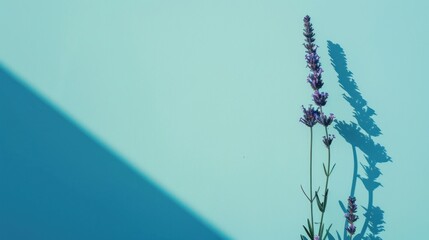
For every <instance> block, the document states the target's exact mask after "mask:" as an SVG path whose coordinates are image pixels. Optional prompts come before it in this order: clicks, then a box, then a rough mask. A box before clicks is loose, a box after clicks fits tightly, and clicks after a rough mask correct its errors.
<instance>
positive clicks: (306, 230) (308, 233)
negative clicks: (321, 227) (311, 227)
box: [301, 225, 312, 239]
mask: <svg viewBox="0 0 429 240" xmlns="http://www.w3.org/2000/svg"><path fill="white" fill-rule="evenodd" d="M302 227H303V228H304V230H305V232H306V233H307V235H308V236H309V237H310V239H311V238H312V237H311V234H310V232H309V231H308V229H307V228H306V227H305V226H304V225H302ZM301 236H302V235H301Z"/></svg>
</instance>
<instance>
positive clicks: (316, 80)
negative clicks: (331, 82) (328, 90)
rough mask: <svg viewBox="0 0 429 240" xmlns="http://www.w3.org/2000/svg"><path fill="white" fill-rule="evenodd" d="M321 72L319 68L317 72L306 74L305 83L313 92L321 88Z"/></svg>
mask: <svg viewBox="0 0 429 240" xmlns="http://www.w3.org/2000/svg"><path fill="white" fill-rule="evenodd" d="M322 72H323V69H322V68H319V70H318V71H315V72H314V71H313V72H311V73H310V74H308V77H307V82H309V83H310V86H311V88H313V90H314V91H316V90H319V89H321V88H322V86H323V81H322Z"/></svg>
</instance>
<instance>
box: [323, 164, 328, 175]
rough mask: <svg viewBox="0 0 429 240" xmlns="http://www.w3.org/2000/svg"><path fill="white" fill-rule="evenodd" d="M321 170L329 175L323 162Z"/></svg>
mask: <svg viewBox="0 0 429 240" xmlns="http://www.w3.org/2000/svg"><path fill="white" fill-rule="evenodd" d="M323 171H324V172H325V175H326V176H329V174H328V170H326V166H325V164H324V163H323Z"/></svg>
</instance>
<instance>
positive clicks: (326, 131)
mask: <svg viewBox="0 0 429 240" xmlns="http://www.w3.org/2000/svg"><path fill="white" fill-rule="evenodd" d="M320 111H321V112H322V107H320ZM325 134H326V138H328V136H329V135H328V127H327V126H325ZM327 148H328V167H327V174H326V182H325V191H324V194H327V193H326V191H327V190H328V184H329V176H331V147H330V146H327ZM327 201H328V200H327V198H326V202H324V203H323V204H324V205H325V210H324V211H323V212H322V214H321V217H320V223H319V236H320V238H322V236H323V229H322V227H323V217H324V216H325V212H326V206H327V204H328V203H327Z"/></svg>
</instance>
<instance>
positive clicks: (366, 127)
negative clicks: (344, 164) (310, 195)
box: [328, 41, 391, 240]
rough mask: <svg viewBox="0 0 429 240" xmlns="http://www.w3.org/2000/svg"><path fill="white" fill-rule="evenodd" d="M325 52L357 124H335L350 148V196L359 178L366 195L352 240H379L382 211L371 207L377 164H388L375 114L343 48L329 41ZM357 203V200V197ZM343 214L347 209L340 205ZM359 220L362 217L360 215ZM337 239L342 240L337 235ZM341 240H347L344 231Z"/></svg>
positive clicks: (382, 226)
mask: <svg viewBox="0 0 429 240" xmlns="http://www.w3.org/2000/svg"><path fill="white" fill-rule="evenodd" d="M328 51H329V55H330V57H331V64H332V66H333V67H334V69H335V71H336V72H337V75H338V82H339V84H340V86H341V88H342V89H344V91H345V92H346V93H345V94H343V97H344V99H345V100H346V101H347V102H348V103H349V104H350V106H352V108H353V116H354V118H355V119H356V122H357V123H356V122H346V121H336V124H335V126H334V127H335V129H336V130H337V131H338V132H339V134H340V135H341V136H342V137H343V138H344V139H345V140H346V141H347V142H348V143H350V145H351V148H352V157H351V159H352V160H353V177H352V185H351V189H350V196H354V195H355V191H356V182H357V179H360V180H361V182H362V183H363V186H364V187H365V189H366V190H367V192H368V205H367V206H366V207H364V208H363V209H364V211H365V213H364V214H363V217H364V219H361V221H364V223H363V226H362V229H361V230H360V232H358V234H356V236H354V237H353V239H354V240H361V239H365V240H381V239H382V238H381V237H380V236H379V234H380V233H381V232H382V231H384V224H385V221H384V219H383V214H384V211H383V210H382V209H381V208H380V207H378V206H375V205H374V191H375V190H376V189H377V188H378V187H380V186H381V183H380V181H379V180H378V178H379V177H380V175H381V170H380V168H379V166H378V164H380V163H386V162H391V158H390V157H389V156H388V155H387V153H386V149H385V147H384V146H382V145H380V144H379V143H376V142H375V141H374V140H373V138H375V137H377V136H379V135H381V130H380V128H379V127H378V126H377V125H376V123H375V121H374V119H373V118H372V117H373V116H374V115H376V114H375V111H374V109H372V108H370V107H369V106H368V104H367V101H366V100H365V99H364V98H363V97H362V94H361V92H360V90H359V88H358V86H357V84H356V81H355V80H354V78H353V73H352V72H351V71H349V70H348V68H347V59H346V55H345V53H344V50H343V48H342V47H341V46H340V45H339V44H335V43H333V42H331V41H328ZM357 149H359V150H360V151H361V152H362V153H363V154H364V156H365V161H358V157H357ZM358 164H360V165H361V166H362V169H363V172H364V174H363V175H361V174H358ZM357 199H358V201H359V197H358V198H357ZM340 205H341V208H342V209H343V211H344V212H345V211H346V207H345V206H344V204H343V203H342V202H340ZM361 218H362V216H361ZM345 226H346V223H345ZM337 237H338V239H341V237H340V234H338V233H337ZM343 239H349V237H348V236H347V235H346V231H345V228H344V231H343Z"/></svg>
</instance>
